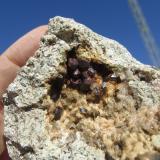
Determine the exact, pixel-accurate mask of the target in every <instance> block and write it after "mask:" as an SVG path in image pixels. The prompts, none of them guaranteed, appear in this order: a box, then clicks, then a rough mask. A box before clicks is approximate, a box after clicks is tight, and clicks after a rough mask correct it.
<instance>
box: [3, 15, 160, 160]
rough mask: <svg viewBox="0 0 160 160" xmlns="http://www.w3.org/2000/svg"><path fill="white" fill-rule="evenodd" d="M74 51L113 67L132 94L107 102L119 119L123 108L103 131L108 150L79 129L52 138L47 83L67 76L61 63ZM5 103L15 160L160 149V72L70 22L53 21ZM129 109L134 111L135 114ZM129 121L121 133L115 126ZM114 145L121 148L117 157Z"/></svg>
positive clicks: (66, 159) (74, 159)
mask: <svg viewBox="0 0 160 160" xmlns="http://www.w3.org/2000/svg"><path fill="white" fill-rule="evenodd" d="M73 48H78V51H77V52H78V55H79V57H80V58H84V59H87V60H91V59H95V60H96V61H98V62H103V63H104V64H106V65H107V66H109V67H110V68H112V70H113V71H114V73H115V74H116V75H117V76H119V77H120V78H121V80H122V81H124V82H125V84H127V87H128V88H129V91H126V90H125V87H124V89H119V90H120V92H118V94H117V97H118V99H119V102H113V100H112V99H108V100H107V106H108V110H109V112H110V111H112V110H113V114H115V115H116V114H118V112H119V111H118V107H119V110H124V115H123V116H122V117H123V119H121V118H122V117H120V119H119V122H117V121H118V116H117V117H114V116H115V115H113V114H112V112H111V116H113V117H111V119H112V120H113V121H114V123H113V124H112V123H110V125H112V127H110V128H109V129H108V131H105V130H100V132H102V133H103V132H107V134H105V133H104V137H103V138H104V139H103V140H102V142H104V144H105V145H106V148H105V149H102V148H99V147H96V146H94V145H91V144H89V143H88V142H87V141H86V139H85V138H84V137H83V134H81V132H80V131H77V132H76V133H75V134H74V135H70V134H69V133H67V132H66V131H65V132H64V131H63V130H62V131H61V133H62V136H61V138H57V139H54V138H53V137H52V136H51V135H52V134H54V133H52V134H51V132H52V131H51V130H52V124H50V123H49V120H48V116H47V108H45V107H44V106H43V103H42V101H43V98H44V97H46V96H47V94H48V88H47V86H46V83H48V81H49V80H50V79H54V78H56V77H57V76H59V73H63V72H65V71H64V70H65V69H64V68H63V64H64V63H66V61H67V58H66V54H67V53H68V52H69V51H70V50H72V49H73ZM121 88H123V86H122V87H121ZM129 94H130V95H129ZM126 95H127V96H126ZM128 95H129V96H128ZM3 100H4V104H5V107H4V110H5V136H6V139H7V146H8V151H9V155H10V157H11V159H13V160H21V159H23V160H54V159H57V160H81V159H86V160H93V159H95V160H103V159H105V158H106V159H107V157H108V159H109V158H110V159H124V160H125V159H127V158H128V159H134V158H136V157H138V156H140V155H143V156H145V154H146V155H148V154H150V153H152V152H157V153H156V154H158V151H157V150H156V148H155V145H156V146H158V148H159V144H158V143H156V142H155V139H156V137H155V136H154V135H157V134H158V132H159V133H160V122H159V121H160V118H159V116H160V114H158V112H160V71H159V69H156V68H154V67H151V66H149V65H144V64H142V63H140V62H138V61H137V60H136V59H134V58H133V57H132V56H131V54H130V53H129V52H128V51H127V49H126V48H125V47H123V46H122V45H121V44H119V43H118V42H116V41H114V40H111V39H108V38H105V37H103V36H101V35H98V34H96V33H94V32H93V31H92V30H90V29H89V28H87V27H86V26H84V25H82V24H79V23H77V22H75V21H74V20H72V19H68V18H63V17H55V18H53V19H50V22H49V25H48V31H47V33H46V34H45V35H44V36H43V37H42V38H41V42H40V48H39V49H38V50H37V51H36V53H35V55H34V56H33V57H31V58H30V59H29V60H28V61H27V63H26V65H25V66H24V67H22V69H21V70H20V71H19V73H18V75H17V77H16V79H15V80H14V82H13V83H12V84H10V86H9V87H8V89H7V92H6V94H4V96H3ZM116 103H117V104H118V105H117V104H116ZM114 104H116V105H114ZM127 106H128V108H127ZM130 106H132V108H135V110H134V111H133V112H132V109H131V110H130ZM116 107H117V108H116ZM125 107H126V108H125ZM125 110H126V111H125ZM120 114H121V113H120ZM128 117H130V118H128ZM116 118H117V119H116ZM127 118H128V119H127ZM107 120H109V118H108V119H107ZM125 120H126V121H128V123H127V124H128V125H129V127H128V128H126V129H125V128H124V129H122V130H123V133H121V132H118V131H119V130H118V127H117V126H116V125H117V124H119V128H121V127H122V128H123V124H124V123H126V122H125ZM101 121H102V120H101ZM101 121H100V120H99V119H98V118H97V119H96V122H95V123H96V124H99V125H100V126H101V123H100V122H101ZM104 121H105V120H104ZM121 121H122V122H121ZM106 122H107V121H106ZM136 125H137V126H138V127H139V128H140V131H139V128H138V127H137V126H136ZM155 125H156V127H155V128H156V129H155V128H154V127H153V128H154V129H153V131H150V130H151V127H152V126H155ZM59 127H60V128H61V126H59ZM98 127H99V126H97V128H98ZM124 127H126V126H124ZM147 127H148V128H147ZM84 128H85V126H84ZM62 129H63V128H62ZM103 129H104V128H103ZM122 130H120V131H122ZM124 131H125V132H124ZM84 132H85V129H84ZM132 132H133V133H132ZM87 134H88V133H87ZM112 135H113V136H112ZM105 136H106V137H105ZM151 136H152V138H151ZM115 137H116V138H115ZM118 137H119V138H120V141H123V143H124V145H123V147H122V148H120V147H121V144H114V143H113V142H115V139H118ZM157 138H158V137H157ZM153 143H154V144H153ZM113 146H114V147H115V148H113ZM135 146H136V147H137V148H136V147H135ZM116 147H119V149H118V150H119V152H117V153H116V152H115V150H116ZM159 157H160V155H159Z"/></svg>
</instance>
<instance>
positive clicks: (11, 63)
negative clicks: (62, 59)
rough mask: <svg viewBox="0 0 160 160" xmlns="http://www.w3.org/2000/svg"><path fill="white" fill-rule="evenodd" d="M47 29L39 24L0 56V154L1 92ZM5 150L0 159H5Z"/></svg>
mask: <svg viewBox="0 0 160 160" xmlns="http://www.w3.org/2000/svg"><path fill="white" fill-rule="evenodd" d="M46 31H47V26H40V27H38V28H36V29H34V30H32V31H30V32H29V33H27V34H26V35H24V36H23V37H21V38H20V39H19V40H17V41H16V42H15V43H14V44H13V45H11V46H10V47H9V48H8V49H7V50H6V51H5V52H4V53H3V54H2V55H1V56H0V155H1V153H2V152H3V151H4V150H5V143H4V140H3V132H4V126H3V104H2V101H1V100H2V94H3V93H4V92H5V90H6V88H7V87H8V85H9V84H10V83H11V82H12V81H13V80H14V78H15V77H16V74H17V71H18V70H19V69H20V68H21V67H22V66H23V65H24V64H25V63H26V61H27V60H28V58H29V57H30V56H32V55H33V54H34V52H35V51H36V50H37V49H38V47H39V41H40V38H41V36H42V35H43V34H44V33H45V32H46ZM7 157H8V156H7V152H6V151H5V152H4V153H3V154H2V156H0V160H7V159H8V158H7Z"/></svg>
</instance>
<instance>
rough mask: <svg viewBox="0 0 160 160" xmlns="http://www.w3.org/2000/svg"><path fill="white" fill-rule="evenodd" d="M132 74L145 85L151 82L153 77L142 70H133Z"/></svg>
mask: <svg viewBox="0 0 160 160" xmlns="http://www.w3.org/2000/svg"><path fill="white" fill-rule="evenodd" d="M134 74H135V75H137V77H138V78H139V80H140V81H144V82H146V83H149V82H151V81H152V80H153V75H152V74H151V73H149V72H145V71H142V70H135V71H134Z"/></svg>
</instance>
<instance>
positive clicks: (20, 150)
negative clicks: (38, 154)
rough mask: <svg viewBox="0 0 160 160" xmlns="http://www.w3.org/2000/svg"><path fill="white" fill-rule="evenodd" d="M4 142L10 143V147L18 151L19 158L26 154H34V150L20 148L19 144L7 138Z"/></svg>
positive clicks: (27, 147)
mask: <svg viewBox="0 0 160 160" xmlns="http://www.w3.org/2000/svg"><path fill="white" fill-rule="evenodd" d="M6 141H10V142H11V143H12V145H13V146H14V147H15V148H17V149H18V150H19V152H20V154H21V156H24V155H25V154H27V153H32V154H35V152H34V149H33V148H32V147H31V146H25V147H22V146H21V145H20V144H19V143H17V142H14V141H12V140H10V139H9V138H7V137H6Z"/></svg>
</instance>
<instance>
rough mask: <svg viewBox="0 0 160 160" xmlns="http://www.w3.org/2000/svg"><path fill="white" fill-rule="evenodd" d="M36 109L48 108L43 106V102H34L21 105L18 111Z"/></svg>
mask: <svg viewBox="0 0 160 160" xmlns="http://www.w3.org/2000/svg"><path fill="white" fill-rule="evenodd" d="M34 109H41V110H45V109H46V108H44V106H42V105H41V104H39V105H38V104H32V105H29V106H26V107H21V108H19V109H17V112H30V111H31V110H34Z"/></svg>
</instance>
